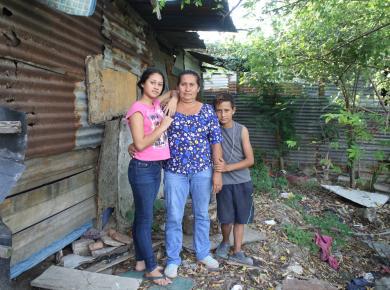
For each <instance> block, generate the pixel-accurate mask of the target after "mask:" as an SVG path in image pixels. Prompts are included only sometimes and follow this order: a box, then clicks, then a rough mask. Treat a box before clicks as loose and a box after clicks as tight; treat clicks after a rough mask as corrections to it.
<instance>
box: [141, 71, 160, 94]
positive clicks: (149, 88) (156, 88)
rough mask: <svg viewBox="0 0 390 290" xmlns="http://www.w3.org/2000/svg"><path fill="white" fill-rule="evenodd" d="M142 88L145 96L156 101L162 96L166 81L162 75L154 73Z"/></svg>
mask: <svg viewBox="0 0 390 290" xmlns="http://www.w3.org/2000/svg"><path fill="white" fill-rule="evenodd" d="M142 86H143V94H144V95H146V96H147V97H149V98H152V99H155V98H157V97H159V96H160V95H161V92H162V89H163V86H164V79H163V77H162V76H161V75H160V74H158V73H153V74H151V75H150V76H149V77H148V78H147V80H146V81H145V83H144V84H143V85H142Z"/></svg>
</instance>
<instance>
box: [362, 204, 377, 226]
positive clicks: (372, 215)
mask: <svg viewBox="0 0 390 290" xmlns="http://www.w3.org/2000/svg"><path fill="white" fill-rule="evenodd" d="M357 212H358V214H359V216H361V217H362V218H363V219H364V220H366V221H368V222H370V223H373V222H375V221H376V220H377V215H376V208H375V207H365V208H358V209H357Z"/></svg>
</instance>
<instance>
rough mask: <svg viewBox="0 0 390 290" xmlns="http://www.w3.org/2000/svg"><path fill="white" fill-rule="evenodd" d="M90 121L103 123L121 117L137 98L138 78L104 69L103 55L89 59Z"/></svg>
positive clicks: (91, 122) (131, 74)
mask: <svg viewBox="0 0 390 290" xmlns="http://www.w3.org/2000/svg"><path fill="white" fill-rule="evenodd" d="M87 92H88V121H89V123H90V124H98V123H103V122H104V121H109V120H112V118H113V117H118V116H121V115H123V114H124V113H125V111H126V110H127V109H128V108H129V107H130V105H131V104H132V103H133V102H134V101H135V99H136V97H137V76H136V75H135V74H133V73H130V72H120V71H116V70H113V69H108V68H106V69H104V68H103V64H102V55H98V56H94V57H92V56H91V57H88V58H87Z"/></svg>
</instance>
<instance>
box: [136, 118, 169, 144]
mask: <svg viewBox="0 0 390 290" xmlns="http://www.w3.org/2000/svg"><path fill="white" fill-rule="evenodd" d="M172 121H173V119H172V118H171V117H169V116H165V118H164V119H162V121H161V124H160V126H158V127H157V128H156V129H154V130H153V132H152V133H150V134H149V135H145V133H144V117H143V116H142V114H141V113H140V112H136V113H134V114H133V115H131V117H130V118H129V125H130V130H131V135H132V136H133V142H134V146H135V149H137V151H142V150H144V149H145V148H146V147H149V146H150V145H152V144H153V143H154V142H156V140H157V139H158V138H160V136H161V134H162V133H163V132H164V131H166V130H167V129H168V127H169V125H170V124H171V123H172Z"/></svg>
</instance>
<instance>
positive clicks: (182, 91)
mask: <svg viewBox="0 0 390 290" xmlns="http://www.w3.org/2000/svg"><path fill="white" fill-rule="evenodd" d="M196 80H197V78H196V76H194V75H191V74H188V75H182V76H181V79H180V83H179V87H178V90H179V95H180V101H182V102H187V103H188V102H194V101H195V100H196V96H197V95H198V93H199V90H200V87H199V86H198V83H197V82H196Z"/></svg>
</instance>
